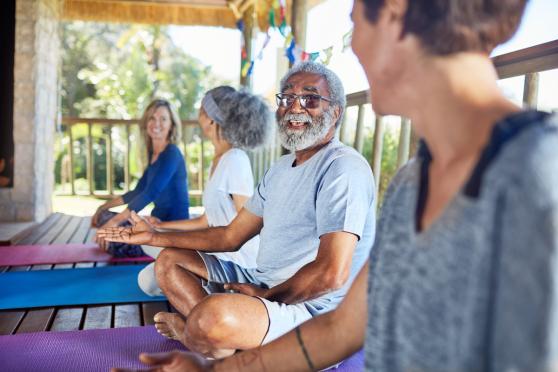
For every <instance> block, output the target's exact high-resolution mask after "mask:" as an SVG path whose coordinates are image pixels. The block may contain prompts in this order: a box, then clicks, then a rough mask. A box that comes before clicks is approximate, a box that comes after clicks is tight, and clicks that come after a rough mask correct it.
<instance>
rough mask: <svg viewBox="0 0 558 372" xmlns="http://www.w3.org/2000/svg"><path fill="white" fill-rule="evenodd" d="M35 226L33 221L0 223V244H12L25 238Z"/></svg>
mask: <svg viewBox="0 0 558 372" xmlns="http://www.w3.org/2000/svg"><path fill="white" fill-rule="evenodd" d="M36 226H37V224H36V223H35V222H2V223H0V245H12V244H14V243H15V242H16V241H18V240H21V239H23V238H25V237H26V236H27V235H29V234H30V233H31V231H32V230H33V229H34V228H35V227H36Z"/></svg>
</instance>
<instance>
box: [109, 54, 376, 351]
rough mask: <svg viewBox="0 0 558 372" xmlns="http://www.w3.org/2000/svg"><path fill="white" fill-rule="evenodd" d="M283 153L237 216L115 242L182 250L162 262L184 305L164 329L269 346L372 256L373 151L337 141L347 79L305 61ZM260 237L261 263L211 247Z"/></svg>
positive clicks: (282, 126) (290, 94)
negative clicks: (248, 264)
mask: <svg viewBox="0 0 558 372" xmlns="http://www.w3.org/2000/svg"><path fill="white" fill-rule="evenodd" d="M277 104H278V109H277V124H278V133H279V138H280V140H281V143H282V145H283V146H284V147H285V148H287V149H289V150H290V151H291V154H289V155H285V156H283V157H281V158H280V159H279V160H278V161H277V162H276V163H275V164H274V165H273V166H272V167H271V168H270V169H269V170H268V171H267V172H266V174H265V175H264V177H263V179H262V180H261V181H260V184H259V185H258V187H257V190H256V192H255V193H254V196H253V197H252V198H251V199H250V200H248V202H247V203H246V204H245V206H244V209H242V210H241V211H240V212H239V214H238V215H237V217H236V218H235V219H234V220H233V221H232V222H231V224H230V225H228V226H225V227H214V228H208V229H203V230H197V231H189V232H159V231H155V230H154V229H152V228H151V227H150V226H149V225H148V223H146V222H145V221H142V220H140V219H136V223H135V225H134V226H133V227H132V228H112V229H106V230H105V231H101V232H100V234H102V235H103V236H104V238H105V239H106V240H109V241H123V242H128V243H133V244H149V245H154V246H161V247H174V248H172V249H171V248H167V249H165V250H163V252H162V253H161V254H160V256H159V257H158V259H157V262H156V267H155V270H156V274H157V280H158V283H159V286H160V287H161V289H162V290H163V292H164V293H165V295H166V296H167V297H168V299H169V301H170V303H171V304H172V305H173V306H174V307H175V308H176V309H177V310H178V312H179V314H176V313H158V314H156V315H155V322H156V327H157V330H158V331H159V333H161V334H163V335H165V336H167V337H170V338H173V339H177V340H179V341H181V342H182V343H183V344H184V345H186V346H187V347H188V348H189V349H191V350H194V351H197V352H200V353H202V354H204V355H207V356H211V357H216V358H220V357H224V356H227V355H230V354H232V353H234V351H235V350H238V349H250V348H254V347H257V346H259V345H262V344H265V343H268V342H270V341H272V340H274V339H276V338H278V337H279V336H281V335H283V334H284V333H287V332H288V331H290V330H291V329H293V328H295V327H296V326H298V325H299V324H300V323H302V322H304V321H306V320H308V319H310V318H312V317H313V316H315V315H318V314H321V313H324V312H328V311H331V310H333V309H334V308H335V307H336V306H337V305H338V304H339V303H340V302H341V300H342V299H343V297H344V296H345V294H346V292H347V290H348V288H349V287H350V285H351V283H352V281H353V279H354V278H355V276H356V274H357V273H358V272H359V270H360V269H361V268H362V266H363V265H364V263H365V262H366V260H367V258H368V255H369V253H370V249H371V247H372V244H373V240H374V233H375V230H374V228H375V207H374V206H375V196H374V189H375V188H374V180H373V176H372V172H371V170H370V166H369V165H368V163H367V162H366V160H365V159H364V158H363V157H362V156H361V155H360V154H358V153H357V152H356V151H355V150H353V149H352V148H349V147H347V146H345V145H343V144H342V143H341V142H340V141H339V140H337V139H336V138H335V131H336V128H337V126H338V125H339V123H340V122H341V118H342V115H343V111H344V108H345V95H344V91H343V86H342V84H341V81H340V80H339V78H338V77H337V75H335V74H334V73H333V72H332V71H330V70H329V69H327V68H326V67H324V66H322V65H319V64H316V63H312V62H306V63H302V64H299V65H297V66H295V67H294V68H293V69H291V70H290V71H289V72H288V74H287V75H286V76H285V77H284V78H283V80H282V81H281V93H279V94H277ZM257 234H260V249H259V254H258V257H257V268H256V269H246V268H243V267H240V266H238V265H236V264H234V263H232V262H228V261H223V260H220V259H218V258H216V257H215V256H213V255H211V253H212V252H226V251H234V250H236V249H238V247H241V246H242V244H243V243H244V242H246V241H247V240H249V239H250V238H252V237H253V236H255V235H257Z"/></svg>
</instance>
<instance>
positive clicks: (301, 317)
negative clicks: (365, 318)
mask: <svg viewBox="0 0 558 372" xmlns="http://www.w3.org/2000/svg"><path fill="white" fill-rule="evenodd" d="M198 253H199V254H200V256H201V258H202V260H203V262H204V263H205V267H206V268H207V272H208V274H209V276H208V282H204V283H203V287H204V288H205V290H206V291H207V293H222V292H224V290H223V284H225V283H249V284H254V285H257V286H259V287H261V288H267V287H266V286H265V284H264V283H262V282H260V281H259V280H257V279H256V278H255V277H254V275H253V273H254V269H245V268H243V267H241V266H238V265H237V264H235V263H233V262H230V261H224V260H220V259H218V258H217V257H215V256H213V255H210V254H206V253H201V252H198ZM257 298H258V299H259V300H261V301H262V302H263V304H264V306H265V308H266V309H267V314H268V316H269V328H268V330H267V333H266V335H265V337H264V339H263V341H262V344H267V343H268V342H271V341H273V340H275V339H276V338H279V337H280V336H282V335H284V334H285V333H287V332H289V331H290V330H292V329H294V328H295V327H296V326H297V325H299V324H301V323H304V322H305V321H307V320H308V319H310V318H312V314H310V312H309V311H308V309H307V308H306V306H304V304H303V303H300V304H296V305H287V304H284V303H281V302H275V301H269V300H266V299H265V298H261V297H257Z"/></svg>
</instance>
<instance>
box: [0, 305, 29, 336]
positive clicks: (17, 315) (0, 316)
mask: <svg viewBox="0 0 558 372" xmlns="http://www.w3.org/2000/svg"><path fill="white" fill-rule="evenodd" d="M24 316H25V311H12V310H3V311H0V335H11V334H12V333H14V332H15V330H16V329H17V326H18V325H19V323H20V322H21V320H22V319H23V317H24Z"/></svg>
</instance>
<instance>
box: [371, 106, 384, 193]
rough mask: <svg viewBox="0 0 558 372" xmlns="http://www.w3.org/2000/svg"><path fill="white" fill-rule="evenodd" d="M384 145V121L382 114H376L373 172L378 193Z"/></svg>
mask: <svg viewBox="0 0 558 372" xmlns="http://www.w3.org/2000/svg"><path fill="white" fill-rule="evenodd" d="M383 146H384V123H383V120H382V117H381V116H378V115H376V124H375V127H374V147H373V148H372V172H373V173H374V181H375V183H376V195H378V191H379V190H380V177H381V173H382V149H383Z"/></svg>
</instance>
